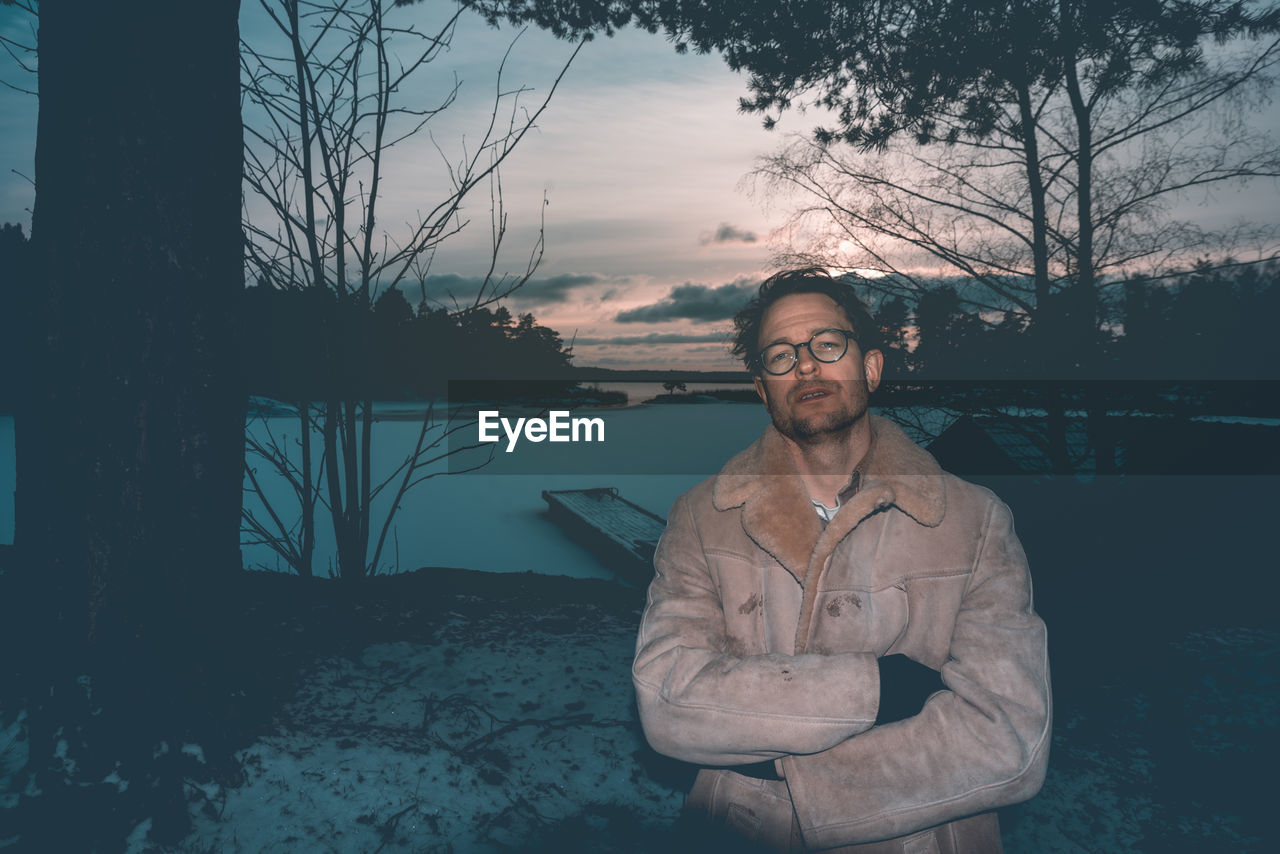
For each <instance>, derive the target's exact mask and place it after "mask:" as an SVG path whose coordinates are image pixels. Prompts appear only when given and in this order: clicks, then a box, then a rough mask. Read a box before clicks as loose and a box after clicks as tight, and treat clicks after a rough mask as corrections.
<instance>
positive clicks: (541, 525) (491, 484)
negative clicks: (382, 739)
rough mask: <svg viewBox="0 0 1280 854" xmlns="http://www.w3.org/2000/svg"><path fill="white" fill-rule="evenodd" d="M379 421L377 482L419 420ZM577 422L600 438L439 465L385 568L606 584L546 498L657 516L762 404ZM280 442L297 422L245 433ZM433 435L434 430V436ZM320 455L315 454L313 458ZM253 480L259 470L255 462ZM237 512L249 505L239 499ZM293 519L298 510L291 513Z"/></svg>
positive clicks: (750, 433)
mask: <svg viewBox="0 0 1280 854" xmlns="http://www.w3.org/2000/svg"><path fill="white" fill-rule="evenodd" d="M377 410H378V412H379V414H380V415H385V416H387V417H385V418H384V420H380V421H378V422H377V423H376V424H375V426H374V482H375V483H376V482H377V481H378V480H379V478H380V477H385V475H386V474H387V473H389V472H391V471H392V470H394V468H395V467H396V466H397V465H398V464H399V463H400V462H401V461H402V460H403V459H404V458H405V456H406V455H407V454H408V453H409V452H410V451H411V450H412V448H413V445H414V442H415V440H416V438H417V435H418V430H419V429H420V423H421V422H420V420H419V418H416V417H414V416H417V415H420V413H421V412H422V411H423V410H422V409H421V408H418V407H410V406H407V405H406V404H388V405H386V406H385V407H377ZM500 411H501V412H502V415H503V417H508V418H511V419H514V418H517V417H530V416H534V417H536V416H537V415H538V412H536V411H531V410H507V409H502V410H500ZM573 416H574V417H589V418H599V419H601V421H602V422H603V424H604V441H603V442H598V441H593V442H591V443H585V442H583V443H579V444H573V443H560V444H551V443H548V442H542V443H538V444H534V443H530V442H528V441H525V440H521V441H519V442H518V443H517V444H516V445H515V447H514V448H513V450H512V451H511V452H507V451H505V450H504V449H505V448H506V447H507V440H506V439H505V437H504V438H503V439H502V441H501V442H499V443H498V444H497V445H496V446H494V453H493V456H492V460H491V462H489V464H488V465H486V466H485V467H484V468H483V469H482V470H480V471H475V472H467V473H454V474H451V473H449V471H448V469H449V467H450V464H452V467H453V468H454V469H455V470H457V469H462V468H465V467H467V466H468V465H470V464H472V463H474V462H477V461H479V460H482V459H484V458H485V457H487V456H488V454H487V453H484V454H477V453H476V452H466V453H464V454H461V455H458V456H454V457H452V458H451V459H450V460H449V461H448V462H445V463H441V464H437V465H436V466H435V467H434V471H433V474H434V476H432V477H431V478H430V479H428V480H426V481H425V482H423V483H421V484H419V485H418V486H416V487H415V488H414V489H413V490H412V491H411V492H409V494H408V495H407V496H406V498H405V500H404V503H403V506H402V507H401V509H400V512H399V514H398V515H397V518H396V522H395V523H394V537H393V536H391V535H389V536H388V542H387V545H386V546H385V547H384V551H383V555H384V561H383V562H384V563H386V564H387V566H386V567H384V571H390V570H392V569H393V568H396V567H398V569H400V570H412V569H417V568H419V567H423V566H456V567H463V568H467V569H477V570H485V571H491V572H513V571H514V572H524V571H533V572H539V573H548V574H553V575H568V576H572V577H578V578H609V577H612V574H611V573H610V572H609V571H608V570H606V569H605V568H603V567H602V566H601V565H600V563H599V562H598V561H597V560H596V558H595V557H593V556H592V554H591V553H590V552H588V551H586V550H585V549H583V548H582V547H580V546H578V545H577V544H575V543H574V542H573V541H571V540H570V539H569V538H568V537H566V536H565V534H564V533H563V531H562V530H561V529H560V528H559V527H557V526H556V525H555V524H553V523H552V522H551V521H549V520H548V519H547V518H546V514H545V510H546V503H545V502H544V501H543V500H542V490H544V489H581V488H588V487H601V486H611V487H616V488H617V489H618V490H619V492H620V493H621V494H622V495H623V496H624V497H626V498H628V499H629V500H631V501H634V502H635V503H637V504H639V505H641V506H642V507H645V508H646V509H649V510H651V511H653V512H654V513H657V514H659V515H661V516H664V517H665V516H666V513H667V510H668V509H669V508H670V506H671V504H672V502H673V501H675V499H676V497H677V496H678V495H679V494H680V493H682V492H684V491H685V490H687V489H689V488H690V487H691V486H693V485H694V484H696V483H697V482H698V481H700V480H702V479H703V478H705V477H707V476H708V475H711V474H714V473H715V472H717V471H718V470H719V469H720V467H721V466H722V465H723V464H724V462H725V461H726V460H727V459H728V458H729V457H731V456H732V455H733V454H734V453H736V452H737V451H739V450H740V449H742V448H743V447H745V446H746V445H747V444H749V443H750V442H751V441H753V440H754V439H755V437H756V436H758V435H759V433H760V431H761V430H762V429H763V428H764V426H765V424H766V423H767V422H768V416H767V414H766V413H765V411H764V408H763V407H762V406H754V405H750V404H735V403H706V404H696V405H659V406H633V407H628V408H618V409H595V410H583V409H579V410H575V411H574V413H573ZM268 429H269V430H270V431H271V433H272V434H273V435H274V436H275V437H276V439H277V441H278V442H279V443H280V444H281V445H288V446H290V447H293V446H296V443H297V435H298V421H297V419H296V418H292V417H272V418H268V419H266V421H265V422H264V421H263V420H254V419H251V420H250V423H249V430H250V434H251V435H253V436H257V437H259V438H262V437H265V435H266V432H267V430H268ZM438 432H439V431H436V433H437V435H438ZM453 438H454V441H455V444H457V445H462V444H471V443H474V442H475V441H476V439H477V428H475V427H470V428H468V429H466V430H465V431H462V432H460V433H459V434H456V435H455V436H454V437H453ZM317 456H318V452H317ZM258 471H259V474H260V475H268V471H267V467H266V466H263V465H261V463H259V464H258ZM266 483H267V484H268V485H267V486H265V488H266V489H267V491H268V495H269V496H270V497H271V500H272V501H273V502H276V503H278V504H279V505H280V506H292V507H294V508H296V501H293V502H292V504H290V503H289V502H290V501H291V490H290V488H289V487H288V486H287V484H286V483H285V482H284V480H283V478H280V477H279V476H278V475H274V474H271V475H270V480H268V481H266ZM390 492H392V490H391V489H388V490H387V491H386V492H385V493H384V494H383V495H382V496H380V499H382V500H381V501H380V502H375V504H374V516H375V519H376V520H379V521H377V522H375V523H374V530H375V532H376V530H377V525H378V524H380V520H381V519H382V518H384V517H385V513H386V508H387V506H388V504H389V502H390ZM246 506H249V507H255V500H254V499H252V496H249V495H247V494H246ZM292 515H293V517H296V515H297V511H296V509H294V510H293V514H292ZM326 527H327V526H326V525H324V524H322V525H320V526H319V537H318V540H317V556H316V561H315V571H316V573H317V574H318V575H324V574H327V572H328V570H329V567H330V565H331V563H332V560H333V555H334V546H333V541H332V535H331V534H330V533H329V532H327V531H326V530H325V528H326ZM244 560H245V565H246V566H248V567H261V568H268V569H275V568H281V567H279V565H278V563H277V560H276V557H275V555H274V554H273V553H272V552H271V550H270V549H269V548H268V547H266V546H246V547H245V548H244Z"/></svg>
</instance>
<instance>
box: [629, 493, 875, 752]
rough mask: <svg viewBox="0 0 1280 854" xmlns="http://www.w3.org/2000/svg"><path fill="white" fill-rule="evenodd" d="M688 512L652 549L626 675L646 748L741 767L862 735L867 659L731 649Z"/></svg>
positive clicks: (681, 503) (871, 671) (677, 514)
mask: <svg viewBox="0 0 1280 854" xmlns="http://www.w3.org/2000/svg"><path fill="white" fill-rule="evenodd" d="M688 504H689V499H688V496H681V498H680V499H679V500H678V501H677V502H676V504H675V506H673V507H672V509H671V514H670V520H669V521H668V523H667V530H666V532H665V533H664V534H663V536H662V540H661V541H660V542H659V544H658V550H657V553H656V555H655V557H654V566H655V569H656V575H655V577H654V580H653V582H652V584H651V585H650V587H649V597H648V602H647V604H646V606H645V611H644V616H643V618H642V619H641V623H640V634H639V638H638V639H637V643H636V657H635V662H634V664H633V666H632V671H631V673H632V679H633V681H634V683H635V689H636V698H637V704H638V706H639V711H640V721H641V724H642V725H643V727H644V731H645V735H646V737H647V738H648V739H649V743H650V744H651V745H652V746H653V748H654V749H655V750H657V751H658V752H659V753H664V754H666V755H668V756H672V757H675V758H677V759H682V760H684V761H686V762H694V763H698V764H701V765H740V764H745V763H751V762H759V761H761V760H763V759H776V758H779V757H781V756H783V755H784V754H790V753H814V752H816V751H820V750H826V749H828V748H830V747H832V746H834V745H836V744H839V743H840V742H842V741H844V740H845V739H847V738H849V736H851V735H854V734H855V733H859V732H862V731H864V730H866V729H868V728H869V727H870V726H871V724H872V722H873V721H874V720H875V717H876V708H877V704H878V698H879V693H880V682H879V672H878V669H877V666H876V659H875V657H874V656H873V655H871V654H867V653H843V654H838V655H817V654H809V655H778V654H767V655H744V654H740V651H738V652H735V650H733V649H732V646H733V645H732V644H731V643H730V642H729V640H728V638H727V633H726V631H725V619H724V609H723V603H722V602H721V600H720V595H719V590H718V587H717V585H716V582H715V579H714V578H713V577H712V575H711V573H710V571H709V569H708V565H707V560H706V554H705V552H704V550H703V545H702V542H701V539H700V537H699V535H698V531H697V527H696V524H695V522H694V518H693V514H692V513H691V512H690V509H689V506H688Z"/></svg>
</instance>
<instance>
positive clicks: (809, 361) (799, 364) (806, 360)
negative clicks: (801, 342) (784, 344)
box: [796, 346, 822, 375]
mask: <svg viewBox="0 0 1280 854" xmlns="http://www.w3.org/2000/svg"><path fill="white" fill-rule="evenodd" d="M820 364H822V363H821V362H819V361H818V360H817V359H815V358H813V351H812V350H810V349H809V348H808V346H804V347H799V348H797V352H796V374H798V375H807V374H812V373H814V372H816V371H817V370H818V366H819V365H820Z"/></svg>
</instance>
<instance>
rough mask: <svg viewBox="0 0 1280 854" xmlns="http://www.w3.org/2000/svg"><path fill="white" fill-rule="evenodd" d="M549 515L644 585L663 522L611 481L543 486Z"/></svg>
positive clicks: (611, 565)
mask: <svg viewBox="0 0 1280 854" xmlns="http://www.w3.org/2000/svg"><path fill="white" fill-rule="evenodd" d="M542 499H543V500H544V501H546V502H547V512H548V515H550V517H551V519H552V520H553V521H555V522H556V523H557V524H558V525H560V526H561V527H563V528H564V529H565V530H566V531H567V532H568V533H569V535H570V536H571V537H573V538H574V539H577V540H578V541H579V542H581V543H582V544H583V545H584V546H586V547H587V548H589V549H590V550H591V551H593V552H595V553H596V555H597V556H598V557H599V558H600V560H601V561H602V562H603V563H604V564H605V566H607V567H609V568H610V569H612V570H613V571H614V572H616V573H618V575H619V576H620V577H622V578H624V579H625V580H627V581H631V582H634V583H636V584H642V585H647V584H648V583H649V581H650V580H652V578H653V553H654V550H655V549H657V547H658V538H659V537H661V536H662V532H663V531H664V530H666V527H667V522H666V520H665V519H663V518H662V517H661V516H658V515H656V514H654V513H650V512H649V511H648V510H645V509H644V508H643V507H640V506H639V505H636V504H633V503H632V502H630V501H628V500H627V499H625V498H623V497H622V496H621V495H619V494H618V490H617V489H614V488H613V487H598V488H595V489H554V490H546V489H544V490H543V491H542Z"/></svg>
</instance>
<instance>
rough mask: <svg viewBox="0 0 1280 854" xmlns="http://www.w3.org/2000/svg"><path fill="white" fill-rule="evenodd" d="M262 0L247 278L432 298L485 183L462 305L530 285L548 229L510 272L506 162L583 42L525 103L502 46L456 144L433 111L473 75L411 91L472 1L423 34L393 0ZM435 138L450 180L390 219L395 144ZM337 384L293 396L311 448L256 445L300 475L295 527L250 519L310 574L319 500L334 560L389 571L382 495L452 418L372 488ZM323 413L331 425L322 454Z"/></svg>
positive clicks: (361, 420) (368, 454)
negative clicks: (445, 249)
mask: <svg viewBox="0 0 1280 854" xmlns="http://www.w3.org/2000/svg"><path fill="white" fill-rule="evenodd" d="M260 5H261V7H262V9H263V11H264V12H265V13H266V15H267V16H268V17H269V19H270V21H271V22H272V23H273V25H274V30H275V32H274V37H275V39H276V41H275V42H273V44H271V45H265V44H264V45H256V44H249V43H243V44H242V57H243V60H242V76H243V80H244V92H245V97H246V101H247V110H246V112H247V116H246V126H245V137H246V143H245V182H246V188H247V190H248V192H247V194H246V206H245V229H246V232H247V234H248V245H249V248H248V254H247V268H248V270H247V272H248V275H249V276H250V277H251V278H252V279H253V280H256V281H258V282H259V283H261V284H264V285H266V286H269V287H273V288H283V289H299V290H312V291H316V292H324V293H327V294H329V295H331V296H332V299H333V304H334V306H335V307H336V310H337V311H342V310H344V309H354V310H355V311H356V312H357V313H360V312H367V310H368V309H369V308H370V307H371V306H372V304H373V300H374V298H375V297H376V296H377V295H378V293H379V292H381V291H385V290H386V289H388V288H395V287H403V286H406V285H409V284H412V283H416V284H417V285H418V286H419V288H420V289H421V291H422V296H423V298H424V301H425V300H426V299H427V298H428V296H429V295H428V293H427V279H428V274H429V272H430V268H431V262H432V259H433V258H434V256H435V252H436V250H437V249H438V248H439V246H440V245H441V244H442V243H443V242H444V241H446V240H448V239H449V238H450V237H453V236H454V235H456V234H458V233H459V232H460V231H461V230H462V229H463V228H464V227H466V225H467V224H468V222H469V219H468V217H469V213H468V211H467V208H466V203H467V202H468V200H469V199H471V198H472V197H473V196H474V195H477V193H476V191H477V189H478V188H486V189H487V190H488V195H489V199H488V201H489V203H490V207H489V210H490V237H491V240H490V244H491V246H490V248H491V253H490V257H489V262H488V265H487V269H486V271H485V275H484V277H483V283H482V284H481V286H480V287H479V289H478V290H477V291H476V293H475V294H474V295H473V296H472V297H471V298H470V300H469V301H468V303H467V304H465V305H455V308H456V310H458V311H473V310H475V309H477V308H480V307H482V306H485V305H489V304H491V303H494V302H496V301H498V300H501V299H502V298H503V297H505V296H507V295H508V294H510V293H511V292H512V291H514V290H515V289H516V288H518V287H520V286H521V285H523V284H524V283H525V282H526V281H528V279H529V278H530V276H531V275H532V274H533V272H534V271H535V270H536V268H537V266H538V264H539V262H540V260H541V257H542V248H543V243H542V235H541V232H540V233H539V236H538V238H537V240H536V241H535V243H534V245H533V247H532V249H531V251H530V254H529V257H528V261H527V263H526V264H525V266H524V269H523V270H522V271H520V272H518V273H516V274H507V273H501V274H500V273H498V269H499V262H500V252H501V249H502V244H503V241H504V238H505V236H506V228H507V213H506V211H505V210H504V207H503V198H502V188H501V186H502V185H501V181H500V177H499V168H500V166H501V165H502V163H503V162H504V161H505V160H506V158H507V157H508V156H510V154H511V153H512V151H513V150H514V149H515V147H516V145H517V144H519V142H520V141H521V140H522V139H523V138H524V137H525V135H526V134H527V133H528V132H529V131H530V130H531V129H532V128H533V127H534V126H535V124H536V122H537V120H538V119H539V117H540V116H541V115H542V114H543V112H544V111H545V110H546V108H547V105H548V104H549V102H550V99H551V97H552V95H553V94H554V92H555V90H556V87H557V86H558V84H559V82H560V80H561V79H562V78H563V75H564V73H565V72H566V71H567V69H568V67H569V63H571V62H572V60H573V56H576V54H577V50H574V51H573V53H572V55H571V56H570V57H569V60H568V61H567V62H566V63H565V66H564V67H563V68H562V69H561V71H560V72H559V74H558V75H557V77H556V78H555V80H554V81H553V82H552V84H551V85H550V86H549V88H548V89H547V92H546V95H545V96H544V97H542V98H541V99H539V100H536V101H534V102H533V103H532V104H531V105H529V106H526V101H527V100H528V96H529V94H530V92H531V90H530V89H529V88H527V87H524V86H517V87H509V86H508V85H507V83H506V81H505V78H504V67H505V64H506V57H505V56H504V58H503V60H502V62H501V63H500V64H499V67H498V69H497V73H496V75H495V84H494V89H493V96H492V109H491V110H490V112H489V116H488V121H487V124H486V125H485V126H483V127H482V128H481V129H480V133H479V139H478V141H476V142H473V143H470V144H464V145H462V146H461V153H459V154H453V155H450V154H448V153H446V151H445V150H444V148H442V147H441V145H440V144H439V143H438V142H437V141H436V140H435V139H434V137H432V136H431V134H430V133H429V131H430V128H431V122H432V121H433V120H434V119H436V118H437V117H438V116H440V115H441V114H442V113H444V112H445V111H446V110H448V109H449V108H450V107H451V106H454V105H455V103H456V101H457V98H458V96H459V93H460V91H461V86H462V82H461V81H459V80H457V79H456V78H455V79H454V80H453V82H452V83H451V84H449V85H447V86H446V87H445V88H444V89H443V91H440V92H438V93H437V96H436V99H435V101H434V103H430V104H428V105H422V104H421V103H416V102H410V101H409V100H408V99H407V98H406V95H408V94H409V93H410V92H412V91H422V90H423V89H425V88H427V87H426V85H425V83H424V82H423V80H422V72H423V71H424V70H425V69H427V68H428V67H429V66H430V65H431V64H432V63H433V62H436V61H437V60H439V58H440V57H441V55H442V54H443V53H445V52H446V51H447V50H448V49H449V46H450V44H451V42H452V40H453V38H454V34H455V32H456V26H457V23H458V19H459V17H460V16H461V15H462V13H463V12H462V6H458V7H457V8H456V9H455V10H454V11H453V12H452V13H451V14H448V15H446V16H445V17H444V19H443V20H442V21H440V22H439V24H438V26H436V27H435V28H434V29H433V30H432V31H430V32H424V31H422V30H419V29H418V27H417V26H416V25H414V24H411V23H404V22H402V21H401V18H403V17H404V16H405V15H406V13H405V12H404V11H398V12H397V11H395V10H392V9H391V8H390V7H391V5H392V4H391V2H390V0H320V2H306V0H260ZM509 54H510V47H509V48H508V55H509ZM427 140H430V143H431V146H430V147H429V148H428V150H429V151H431V152H433V153H434V155H437V156H438V157H439V159H440V162H441V164H442V168H443V171H444V173H445V175H446V178H447V188H446V190H445V191H444V192H443V193H442V195H441V196H440V197H439V198H437V199H435V200H434V203H433V204H432V205H431V207H429V208H427V209H425V210H420V212H419V214H418V217H417V220H416V222H411V223H408V224H407V225H405V226H404V227H403V228H400V229H397V230H392V229H388V228H386V227H385V226H384V225H383V224H382V220H381V219H380V205H381V204H382V203H383V202H384V200H385V199H384V197H385V195H386V192H387V187H388V185H387V176H386V169H387V167H388V162H389V153H390V152H391V151H392V150H393V149H396V148H398V147H403V146H408V145H410V144H414V145H417V146H418V147H419V149H421V148H423V147H424V146H423V145H422V144H423V143H424V142H426V141H427ZM342 336H343V333H342V331H341V324H340V323H336V322H335V323H334V324H333V325H332V327H331V328H323V329H317V330H316V338H317V342H316V347H317V348H318V350H321V351H325V352H327V353H329V354H330V355H332V354H334V353H339V352H341V350H342V347H343V344H344V341H343V340H342ZM340 386H341V383H340V382H338V381H337V380H336V379H335V381H334V383H333V385H332V387H331V390H329V391H327V392H326V395H327V396H326V399H324V400H323V401H321V402H313V401H305V400H304V401H295V402H294V403H295V406H296V409H297V413H298V419H299V431H298V436H299V438H298V442H299V443H300V455H301V461H300V463H298V464H297V465H296V466H293V465H292V464H289V463H287V462H284V460H286V459H287V457H286V456H285V455H284V454H283V451H284V450H285V449H284V448H282V447H281V446H280V445H278V444H274V445H273V444H272V443H271V442H268V443H266V444H259V445H258V446H256V447H255V446H251V447H250V451H251V453H252V454H254V455H256V456H258V457H259V458H261V459H266V460H268V461H270V464H272V465H274V466H276V468H277V469H279V470H281V471H282V472H285V473H286V475H287V477H289V479H290V480H291V482H292V483H293V485H294V489H295V490H296V493H297V495H298V497H299V501H300V505H301V516H300V520H299V522H298V524H297V525H296V526H294V525H293V524H292V523H286V522H285V516H284V515H283V514H279V513H276V514H268V517H264V518H254V517H250V516H246V523H247V526H248V528H249V529H250V530H251V532H252V533H251V535H250V536H251V537H254V538H256V539H258V540H259V541H267V542H272V543H274V544H275V545H273V547H277V550H278V552H279V553H280V554H281V555H282V556H283V557H284V558H285V560H286V561H287V562H288V563H289V564H290V565H291V566H292V567H293V568H294V569H295V570H296V571H298V572H299V573H300V574H302V575H310V574H311V573H312V566H311V565H312V560H313V554H314V543H315V530H316V527H315V526H316V523H315V513H316V510H317V507H318V506H323V507H324V508H326V509H327V510H328V514H329V518H330V520H331V524H332V526H333V532H334V535H335V538H336V542H337V564H338V572H339V574H340V575H341V576H342V577H344V578H359V577H362V576H364V575H367V574H370V573H374V572H377V571H378V570H379V569H380V561H381V554H382V546H383V544H384V542H385V537H386V532H387V526H388V524H389V523H390V519H389V518H388V519H387V520H386V521H385V522H384V524H383V525H382V527H381V533H380V534H379V535H378V536H377V537H376V539H375V538H373V528H372V522H371V512H370V511H371V503H372V502H373V501H374V499H375V498H377V496H378V494H379V493H380V492H381V491H382V490H383V489H385V488H388V487H390V486H391V485H392V483H393V482H394V483H398V484H399V487H398V489H399V492H398V493H397V496H396V499H395V500H394V501H393V502H392V509H391V511H390V512H391V513H392V514H394V511H395V508H396V507H397V506H398V504H399V500H400V498H401V497H403V491H404V490H405V489H407V488H409V486H410V485H412V484H413V483H415V482H417V480H418V478H419V477H421V476H429V474H427V475H424V473H423V472H422V468H423V466H424V465H426V464H427V462H428V460H429V459H432V458H434V456H435V455H434V454H432V453H431V449H433V448H437V447H438V446H439V443H440V441H441V439H442V438H444V437H445V436H447V435H448V433H449V432H450V431H451V430H453V429H456V425H452V424H450V423H449V422H448V421H445V422H441V423H439V424H437V423H435V422H434V421H432V419H431V416H430V415H428V417H427V420H424V422H423V425H422V432H421V433H420V435H419V440H418V443H417V447H416V449H415V450H414V452H413V453H412V456H411V457H410V458H409V459H407V460H406V461H405V462H404V463H403V464H402V465H401V466H400V467H399V468H397V469H396V472H395V474H393V475H392V476H391V478H389V479H388V480H387V481H384V482H383V483H381V484H375V483H374V482H373V479H372V468H373V467H372V455H373V447H372V432H373V424H374V415H373V405H372V401H371V400H370V399H368V398H362V397H361V396H360V394H359V391H358V390H357V389H353V388H347V389H342V390H340ZM313 424H318V425H319V433H320V437H321V451H320V461H319V463H318V465H317V464H314V457H315V451H314V449H313V447H312V432H313V431H312V426H313ZM433 431H436V432H435V434H434V438H433V439H429V438H428V436H429V434H432V432H433ZM251 477H252V472H251ZM321 480H323V485H322V484H321ZM251 483H252V481H251ZM252 488H255V489H256V487H252ZM371 542H373V543H374V551H373V553H372V554H370V544H371Z"/></svg>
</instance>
